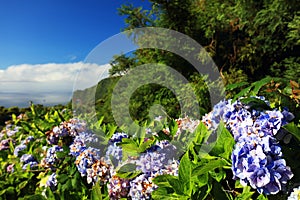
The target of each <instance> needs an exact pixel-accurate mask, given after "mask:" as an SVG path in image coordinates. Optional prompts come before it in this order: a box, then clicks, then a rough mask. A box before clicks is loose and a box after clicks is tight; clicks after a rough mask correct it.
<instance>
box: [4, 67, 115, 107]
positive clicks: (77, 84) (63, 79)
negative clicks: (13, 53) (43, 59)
mask: <svg viewBox="0 0 300 200" xmlns="http://www.w3.org/2000/svg"><path fill="white" fill-rule="evenodd" d="M109 68H110V65H108V64H107V65H97V64H90V63H83V62H77V63H65V64H58V63H48V64H36V65H30V64H22V65H13V66H10V67H8V68H7V69H4V70H0V105H4V106H13V105H17V106H24V101H25V106H26V105H28V101H29V100H32V101H33V102H35V103H42V104H48V105H50V104H58V103H66V102H68V101H69V100H70V99H71V96H72V92H73V90H77V89H85V88H87V87H91V86H93V85H95V84H97V82H98V81H99V80H101V79H102V78H105V77H107V75H108V74H107V73H108V69H109Z"/></svg>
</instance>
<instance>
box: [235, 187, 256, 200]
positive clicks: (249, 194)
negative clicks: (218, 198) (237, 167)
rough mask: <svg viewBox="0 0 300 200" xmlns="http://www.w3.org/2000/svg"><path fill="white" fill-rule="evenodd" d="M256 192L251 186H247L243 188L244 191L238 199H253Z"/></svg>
mask: <svg viewBox="0 0 300 200" xmlns="http://www.w3.org/2000/svg"><path fill="white" fill-rule="evenodd" d="M254 193H255V192H251V187H250V186H246V187H244V188H243V192H242V193H241V194H239V195H238V196H237V197H236V199H237V200H238V199H239V200H244V199H251V197H252V195H253V194H254Z"/></svg>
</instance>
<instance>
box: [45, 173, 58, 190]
mask: <svg viewBox="0 0 300 200" xmlns="http://www.w3.org/2000/svg"><path fill="white" fill-rule="evenodd" d="M46 185H47V186H48V187H50V189H51V190H52V191H54V190H55V189H56V186H57V179H56V173H52V174H51V175H50V176H49V178H48V180H47V182H46Z"/></svg>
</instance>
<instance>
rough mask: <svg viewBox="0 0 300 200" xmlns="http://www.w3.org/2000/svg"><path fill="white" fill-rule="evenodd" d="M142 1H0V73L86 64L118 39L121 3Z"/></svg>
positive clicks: (120, 24) (140, 2) (139, 2)
mask: <svg viewBox="0 0 300 200" xmlns="http://www.w3.org/2000/svg"><path fill="white" fill-rule="evenodd" d="M125 2H127V3H128V2H129V3H132V2H134V5H137V6H139V5H146V4H147V2H145V1H141V0H135V1H122V0H26V1H24V0H0V69H3V68H7V67H8V66H10V65H16V64H25V63H26V64H42V63H49V62H55V63H66V62H76V61H81V60H83V59H84V58H85V56H86V55H87V54H88V53H89V52H90V51H91V50H92V49H93V48H94V47H95V46H96V45H97V44H99V43H100V42H101V41H103V40H105V39H107V38H108V37H110V36H113V35H114V34H117V33H119V32H120V31H121V30H122V28H123V27H124V17H121V16H119V15H118V14H117V8H118V7H120V5H121V4H122V3H125Z"/></svg>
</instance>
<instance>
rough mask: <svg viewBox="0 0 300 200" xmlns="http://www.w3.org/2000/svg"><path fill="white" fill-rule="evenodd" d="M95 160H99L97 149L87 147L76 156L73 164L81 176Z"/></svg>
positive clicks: (85, 173) (84, 174)
mask: <svg viewBox="0 0 300 200" xmlns="http://www.w3.org/2000/svg"><path fill="white" fill-rule="evenodd" d="M97 160H100V157H99V151H98V150H96V149H94V148H92V147H89V148H87V149H85V150H84V151H82V152H81V153H80V154H79V156H77V157H76V161H75V164H76V166H77V169H78V171H79V172H80V174H81V176H86V175H87V170H88V169H89V168H91V167H92V165H93V164H94V163H96V161H97Z"/></svg>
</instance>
